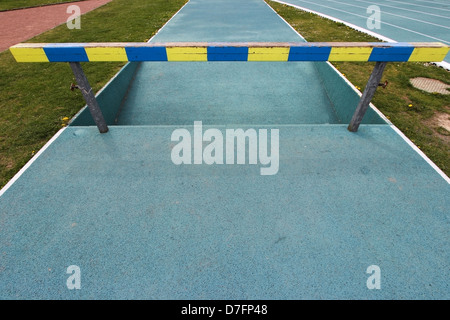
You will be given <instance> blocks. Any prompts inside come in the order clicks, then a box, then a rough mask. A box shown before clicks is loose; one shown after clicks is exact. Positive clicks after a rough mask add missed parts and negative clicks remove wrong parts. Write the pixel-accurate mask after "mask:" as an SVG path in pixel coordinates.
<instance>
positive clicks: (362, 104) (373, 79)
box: [348, 62, 387, 132]
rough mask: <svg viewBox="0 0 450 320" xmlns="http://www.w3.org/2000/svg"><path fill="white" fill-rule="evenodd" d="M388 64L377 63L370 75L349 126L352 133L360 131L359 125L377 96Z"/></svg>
mask: <svg viewBox="0 0 450 320" xmlns="http://www.w3.org/2000/svg"><path fill="white" fill-rule="evenodd" d="M386 64H387V62H377V63H376V64H375V68H374V69H373V71H372V74H371V75H370V78H369V81H368V82H367V85H366V88H365V89H364V92H363V94H362V96H361V100H359V103H358V106H357V107H356V111H355V113H354V114H353V117H352V120H351V121H350V124H349V125H348V130H349V131H351V132H356V131H358V128H359V125H360V124H361V121H362V119H363V117H364V114H365V113H366V111H367V108H368V107H369V104H370V101H371V100H372V98H373V95H374V94H375V91H376V90H377V88H378V84H379V83H380V81H381V77H382V76H383V71H384V68H385V67H386Z"/></svg>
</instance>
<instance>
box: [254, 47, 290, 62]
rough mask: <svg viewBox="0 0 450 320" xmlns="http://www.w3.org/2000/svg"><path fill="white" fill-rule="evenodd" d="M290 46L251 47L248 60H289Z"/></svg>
mask: <svg viewBox="0 0 450 320" xmlns="http://www.w3.org/2000/svg"><path fill="white" fill-rule="evenodd" d="M288 58H289V48H274V47H253V48H252V47H250V48H248V61H288Z"/></svg>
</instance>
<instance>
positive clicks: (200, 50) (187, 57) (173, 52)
mask: <svg viewBox="0 0 450 320" xmlns="http://www.w3.org/2000/svg"><path fill="white" fill-rule="evenodd" d="M166 52H167V61H208V49H207V48H206V47H186V48H183V47H167V48H166Z"/></svg>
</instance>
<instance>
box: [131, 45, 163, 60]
mask: <svg viewBox="0 0 450 320" xmlns="http://www.w3.org/2000/svg"><path fill="white" fill-rule="evenodd" d="M125 52H126V53H127V56H128V61H167V52H166V48H165V47H125Z"/></svg>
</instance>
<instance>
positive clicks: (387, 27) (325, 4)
mask: <svg viewBox="0 0 450 320" xmlns="http://www.w3.org/2000/svg"><path fill="white" fill-rule="evenodd" d="M282 1H283V2H286V3H290V4H293V5H297V6H300V7H303V8H306V9H309V10H313V11H316V12H320V13H323V14H326V15H329V16H331V17H334V18H337V19H340V20H343V21H346V22H349V23H352V24H354V25H357V26H359V27H361V28H365V29H368V30H370V29H369V27H368V26H367V20H368V18H369V17H371V15H372V14H373V12H372V11H370V12H369V13H367V9H368V7H369V6H371V5H376V6H378V7H379V8H380V10H381V25H380V29H372V30H371V31H373V32H376V33H378V34H381V35H383V36H385V37H388V38H391V39H393V40H395V41H398V42H404V41H406V42H408V41H411V42H421V41H423V42H436V41H437V42H442V43H445V44H447V45H450V2H449V1H421V0H412V1H391V0H389V1H388V0H376V1H366V0H357V1H354V0H325V1H313V0H282ZM445 61H446V62H450V54H448V55H447V57H446V58H445Z"/></svg>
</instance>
